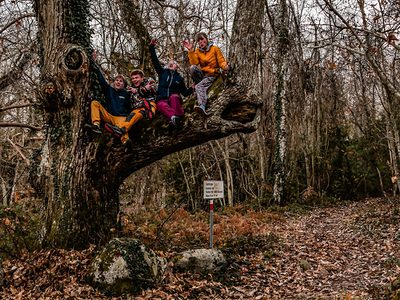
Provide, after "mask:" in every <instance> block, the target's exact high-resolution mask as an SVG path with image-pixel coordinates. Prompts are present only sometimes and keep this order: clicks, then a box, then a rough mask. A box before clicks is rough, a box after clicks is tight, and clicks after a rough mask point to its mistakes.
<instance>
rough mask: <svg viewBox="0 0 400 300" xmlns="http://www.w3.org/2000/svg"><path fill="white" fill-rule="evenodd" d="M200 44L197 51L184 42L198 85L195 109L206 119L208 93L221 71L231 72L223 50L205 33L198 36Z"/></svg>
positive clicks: (189, 43) (192, 75)
mask: <svg viewBox="0 0 400 300" xmlns="http://www.w3.org/2000/svg"><path fill="white" fill-rule="evenodd" d="M196 41H197V43H198V47H197V49H195V48H194V45H193V43H192V42H190V41H189V40H184V41H183V42H182V44H183V46H184V47H185V48H186V49H187V50H188V57H189V62H190V64H191V66H190V74H191V77H192V79H193V81H194V83H195V84H196V86H195V89H196V95H197V104H198V105H196V106H195V107H194V109H195V111H196V112H197V113H199V114H200V115H201V116H203V117H206V116H207V113H206V104H207V91H208V89H209V88H210V86H211V85H212V83H213V82H214V80H215V78H216V77H217V76H218V75H219V74H220V70H221V69H222V70H225V71H227V70H229V64H228V62H227V61H226V59H225V57H224V55H223V54H222V52H221V49H220V48H218V47H217V46H216V45H214V44H213V43H212V42H211V41H209V39H208V37H207V35H206V34H205V33H204V32H200V33H198V34H197V35H196Z"/></svg>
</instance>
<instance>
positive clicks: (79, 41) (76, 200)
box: [32, 0, 260, 247]
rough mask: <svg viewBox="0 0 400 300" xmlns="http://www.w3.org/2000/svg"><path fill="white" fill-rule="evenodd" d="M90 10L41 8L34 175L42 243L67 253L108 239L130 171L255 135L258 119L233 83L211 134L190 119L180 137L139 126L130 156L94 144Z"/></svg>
mask: <svg viewBox="0 0 400 300" xmlns="http://www.w3.org/2000/svg"><path fill="white" fill-rule="evenodd" d="M245 5H246V1H243V4H242V5H238V9H237V11H238V13H237V14H238V16H239V15H240V13H241V12H242V11H245V12H246V13H247V12H248V10H249V9H250V8H251V6H250V5H247V6H245ZM88 9H89V8H88V2H86V1H79V2H78V1H77V2H75V1H56V2H54V1H48V0H44V1H42V0H37V1H36V2H35V11H36V14H37V19H38V24H39V40H40V43H41V44H40V46H41V47H40V49H41V52H40V54H41V61H42V65H41V74H42V77H41V85H40V86H41V88H40V90H39V94H38V96H39V98H40V100H41V102H42V104H43V108H44V111H45V120H46V128H47V129H46V138H45V142H44V144H43V146H42V151H41V153H40V156H38V157H37V160H36V163H35V165H34V169H35V171H34V172H32V174H33V175H35V176H33V177H34V178H33V179H34V180H33V182H34V184H35V187H36V189H37V190H38V191H39V192H40V195H41V197H42V198H43V200H44V227H43V232H42V239H43V243H44V244H50V245H57V246H63V247H84V246H86V245H87V244H88V243H97V242H100V241H105V240H107V239H108V238H109V237H110V235H111V234H112V232H113V230H114V229H115V228H116V226H117V225H118V213H119V199H118V189H119V186H120V185H121V183H122V182H123V180H124V179H125V178H126V177H127V176H128V175H130V174H131V173H132V172H134V171H136V170H138V169H140V168H142V167H144V166H146V165H149V164H150V163H152V162H154V161H156V160H158V159H160V158H162V157H164V156H165V155H167V154H170V153H173V152H176V151H179V150H182V149H185V148H188V147H192V146H194V145H197V144H201V143H204V142H206V141H208V140H211V139H218V138H221V137H224V136H227V135H229V134H232V133H234V132H251V131H254V130H255V129H256V127H257V124H258V121H259V114H260V110H259V109H258V107H259V105H260V100H259V98H258V97H257V95H256V94H254V93H251V92H250V90H249V92H246V90H248V89H247V88H245V89H243V88H241V86H240V85H237V84H235V83H234V82H235V78H233V80H232V81H231V82H229V83H227V84H225V83H223V82H220V83H219V84H220V89H221V92H220V93H214V94H213V96H212V97H213V101H212V104H211V105H210V112H211V116H210V118H209V119H207V121H206V123H207V128H204V124H203V121H202V120H200V119H198V118H192V117H190V116H189V117H188V119H187V123H186V124H185V128H184V130H183V131H182V132H181V133H180V134H179V135H178V136H171V135H170V134H168V131H167V129H166V128H164V129H163V128H162V127H161V126H160V124H159V123H157V122H156V123H155V124H154V126H151V127H143V128H141V129H140V127H138V130H137V131H136V132H135V133H133V134H134V135H135V137H136V138H134V140H135V141H137V142H136V143H135V145H134V147H133V149H132V151H129V152H125V151H124V147H122V146H121V145H118V144H115V143H114V142H113V139H112V138H110V137H104V138H100V139H95V140H93V139H91V138H90V136H88V133H87V132H86V131H85V130H84V126H83V125H84V123H85V122H86V121H87V120H88V114H89V111H88V100H87V95H88V93H89V90H90V81H89V78H90V72H89V65H90V62H89V59H88V55H87V51H88V49H89V47H90V34H89V26H88ZM54 16H57V17H54ZM258 28H259V27H258ZM249 35H251V32H250V33H249ZM256 38H257V32H256V33H255V35H254V39H256ZM238 65H240V63H238ZM233 67H235V66H233ZM236 78H237V79H238V80H240V74H237V75H236ZM239 82H240V81H239ZM243 91H245V92H243ZM242 107H246V110H244V109H241V108H242ZM137 137H140V138H137ZM36 175H37V176H36Z"/></svg>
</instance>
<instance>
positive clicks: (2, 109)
mask: <svg viewBox="0 0 400 300" xmlns="http://www.w3.org/2000/svg"><path fill="white" fill-rule="evenodd" d="M32 105H33V104H32V103H26V104H17V105H10V106H5V107H0V112H3V111H6V110H10V109H15V108H23V107H29V106H32Z"/></svg>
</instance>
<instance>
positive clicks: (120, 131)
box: [104, 123, 125, 138]
mask: <svg viewBox="0 0 400 300" xmlns="http://www.w3.org/2000/svg"><path fill="white" fill-rule="evenodd" d="M104 128H105V129H106V130H107V131H108V132H110V133H112V134H113V135H114V136H115V137H117V138H120V137H121V136H122V135H123V134H124V133H125V132H124V130H123V129H122V128H119V127H118V126H115V125H111V124H110V123H106V124H105V125H104Z"/></svg>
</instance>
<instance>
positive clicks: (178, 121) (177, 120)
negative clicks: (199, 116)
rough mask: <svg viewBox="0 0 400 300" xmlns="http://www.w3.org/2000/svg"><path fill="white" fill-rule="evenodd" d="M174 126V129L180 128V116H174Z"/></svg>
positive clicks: (181, 121)
mask: <svg viewBox="0 0 400 300" xmlns="http://www.w3.org/2000/svg"><path fill="white" fill-rule="evenodd" d="M175 127H176V129H182V128H183V118H182V117H181V116H176V118H175Z"/></svg>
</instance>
